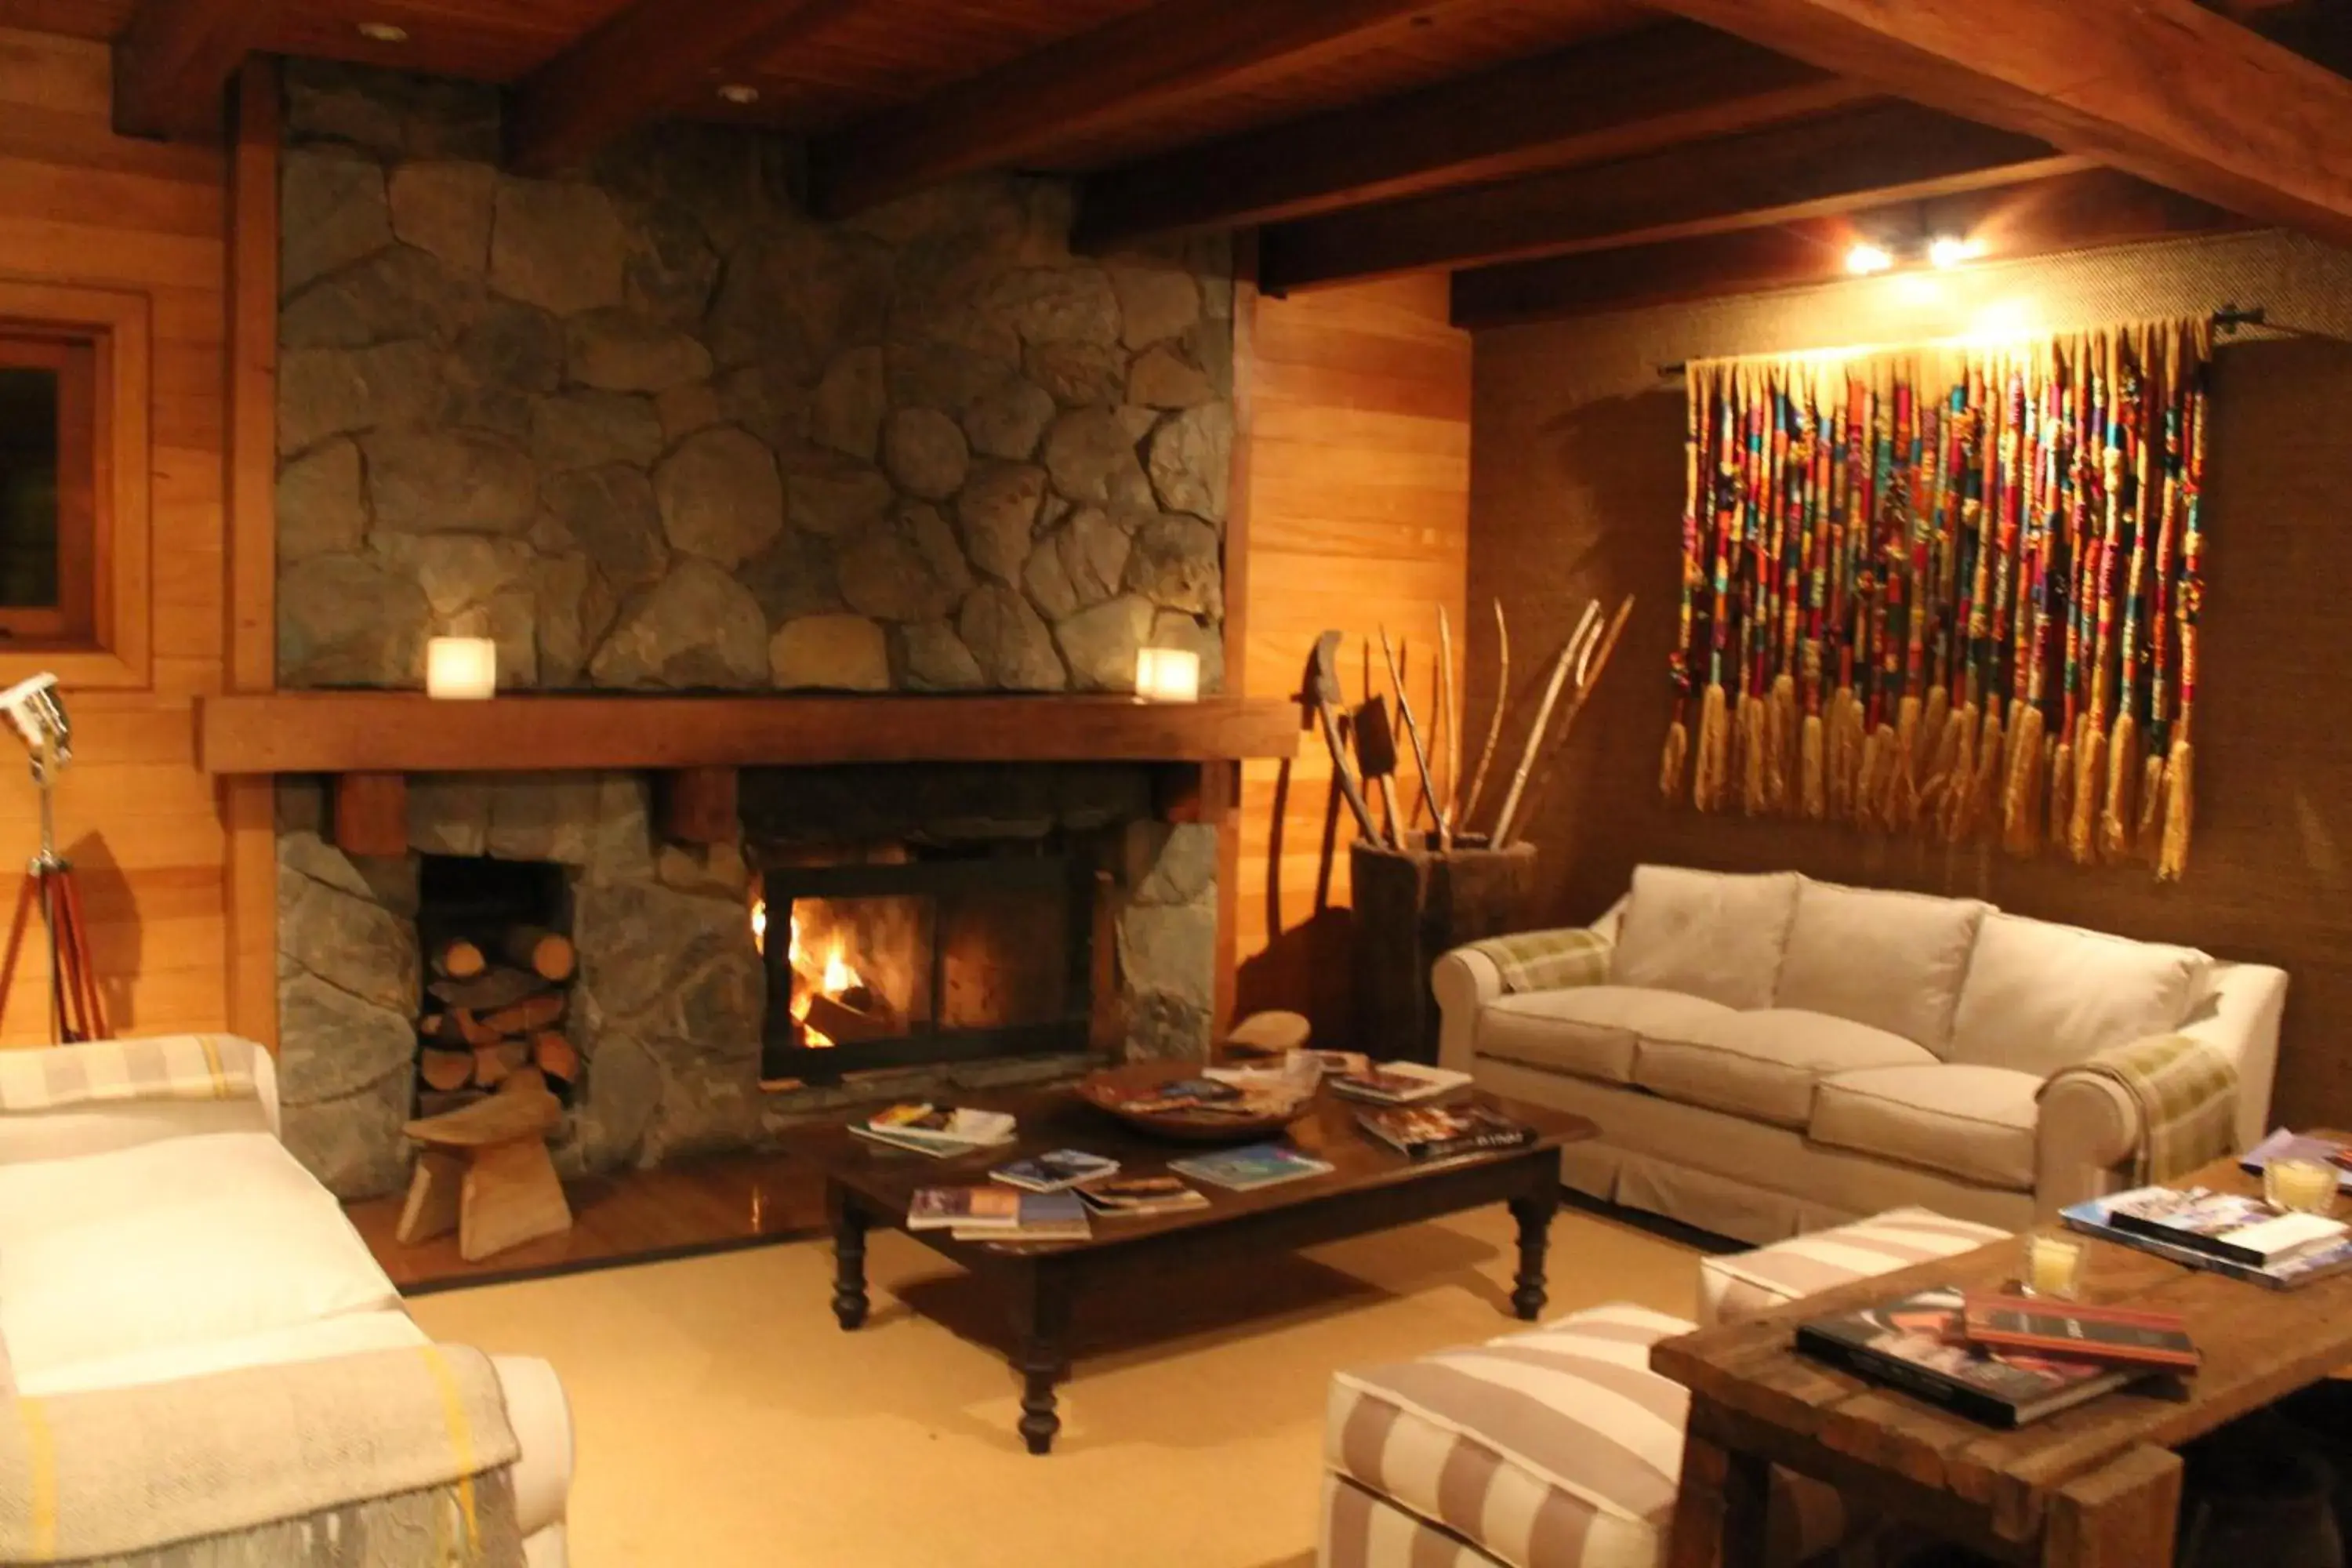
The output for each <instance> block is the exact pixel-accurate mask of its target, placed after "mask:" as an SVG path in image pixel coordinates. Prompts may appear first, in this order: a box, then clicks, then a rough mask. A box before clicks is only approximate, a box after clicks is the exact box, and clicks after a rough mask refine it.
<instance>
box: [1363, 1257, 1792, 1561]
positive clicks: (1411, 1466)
mask: <svg viewBox="0 0 2352 1568" xmlns="http://www.w3.org/2000/svg"><path fill="white" fill-rule="evenodd" d="M1691 1329H1692V1325H1691V1324H1689V1323H1686V1322H1685V1321H1682V1320H1681V1319H1679V1318H1671V1317H1668V1316H1666V1315H1665V1314H1664V1313H1663V1312H1654V1311H1651V1310H1648V1309H1646V1308H1643V1307H1636V1306H1631V1305H1628V1304H1625V1303H1622V1302H1620V1303H1617V1304H1614V1305H1612V1306H1606V1307H1595V1308H1593V1309H1591V1310H1589V1311H1583V1312H1578V1313H1575V1314H1573V1315H1572V1316H1570V1317H1567V1318H1563V1319H1561V1320H1560V1321H1559V1322H1557V1323H1553V1324H1551V1325H1550V1326H1549V1327H1548V1328H1542V1329H1538V1330H1535V1331H1532V1332H1528V1333H1520V1334H1510V1335H1507V1336H1506V1337H1504V1338H1502V1339H1499V1340H1492V1341H1489V1342H1486V1344H1483V1345H1471V1346H1466V1347H1465V1348H1463V1349H1460V1350H1452V1351H1445V1352H1440V1353H1438V1354H1436V1355H1431V1356H1423V1357H1422V1358H1421V1359H1420V1360H1418V1361H1409V1362H1402V1363H1398V1364H1396V1365H1393V1366H1382V1367H1373V1368H1370V1369H1368V1370H1365V1371H1361V1372H1343V1373H1339V1375H1338V1376H1336V1377H1334V1378H1333V1379H1332V1380H1331V1406H1330V1416H1329V1423H1328V1426H1327V1427H1326V1429H1325V1444H1326V1452H1325V1455H1324V1458H1325V1461H1326V1463H1327V1464H1328V1467H1329V1473H1328V1475H1327V1476H1326V1477H1325V1478H1324V1510H1323V1540H1322V1550H1321V1552H1320V1554H1319V1555H1318V1558H1317V1562H1318V1564H1319V1565H1320V1568H1654V1564H1656V1563H1662V1562H1664V1559H1665V1551H1666V1534H1667V1530H1668V1527H1669V1525H1670V1524H1671V1522H1672V1521H1673V1518H1674V1510H1675V1488H1676V1483H1677V1482H1678V1481H1679V1479H1681V1475H1682V1456H1683V1422H1684V1419H1685V1416H1686V1415H1687V1413H1688V1410H1689V1396H1688V1395H1687V1394H1685V1392H1684V1391H1683V1389H1682V1388H1681V1386H1680V1385H1678V1384H1674V1383H1671V1382H1669V1381H1668V1380H1666V1379H1665V1378H1663V1377H1660V1376H1658V1375H1657V1374H1656V1373H1654V1372H1652V1371H1651V1370H1650V1347H1651V1346H1652V1345H1653V1344H1654V1343H1656V1342H1658V1341H1660V1340H1664V1339H1672V1338H1674V1337H1675V1335H1677V1334H1686V1333H1688V1332H1690V1331H1691ZM1824 1509H1826V1510H1827V1512H1826V1516H1824V1514H1823V1511H1822V1510H1824ZM1772 1512H1773V1535H1774V1537H1775V1542H1776V1547H1778V1548H1779V1549H1777V1550H1776V1551H1775V1552H1773V1559H1774V1561H1776V1562H1793V1561H1796V1560H1798V1559H1799V1558H1801V1556H1804V1555H1808V1554H1810V1552H1813V1551H1817V1550H1821V1549H1822V1548H1823V1547H1826V1546H1829V1545H1833V1544H1835V1542H1836V1535H1835V1531H1836V1528H1837V1525H1836V1522H1835V1519H1834V1515H1835V1512H1836V1507H1835V1499H1834V1496H1833V1494H1830V1493H1828V1492H1827V1491H1826V1490H1825V1489H1817V1488H1813V1487H1811V1485H1806V1486H1804V1487H1803V1488H1802V1489H1801V1490H1791V1489H1790V1488H1788V1487H1787V1486H1785V1485H1783V1484H1781V1481H1780V1478H1777V1477H1776V1478H1775V1485H1774V1489H1773V1496H1772ZM1784 1542H1785V1545H1783V1544H1782V1543H1784Z"/></svg>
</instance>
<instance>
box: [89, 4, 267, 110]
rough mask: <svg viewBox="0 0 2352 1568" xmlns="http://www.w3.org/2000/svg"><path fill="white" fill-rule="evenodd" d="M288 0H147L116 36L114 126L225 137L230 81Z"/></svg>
mask: <svg viewBox="0 0 2352 1568" xmlns="http://www.w3.org/2000/svg"><path fill="white" fill-rule="evenodd" d="M285 10H286V0H141V4H140V5H139V8H138V9H137V10H135V11H133V12H132V13H131V25H130V26H128V27H126V28H124V29H123V32H122V35H121V37H118V38H117V39H115V41H114V129H115V130H116V132H119V133H121V134H122V135H124V136H160V137H164V138H167V139H168V138H183V139H186V140H190V141H204V142H218V141H220V140H222V138H223V136H224V135H225V133H226V129H227V115H226V103H227V93H228V84H229V79H231V78H232V77H234V76H236V73H237V70H238V68H241V67H242V66H243V65H244V64H245V60H246V57H247V55H250V54H252V53H253V52H254V51H255V50H257V49H258V48H259V47H261V44H262V40H263V39H264V38H265V37H268V34H269V33H270V31H271V30H272V29H273V28H274V27H275V26H276V25H277V23H278V17H279V16H280V15H281V14H282V13H283V12H284V11H285Z"/></svg>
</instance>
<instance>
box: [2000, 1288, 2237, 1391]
mask: <svg viewBox="0 0 2352 1568" xmlns="http://www.w3.org/2000/svg"><path fill="white" fill-rule="evenodd" d="M1961 1313H1962V1326H1963V1327H1964V1328H1965V1330H1966V1331H1967V1333H1968V1337H1969V1343H1970V1344H1977V1345H1985V1346H1988V1347H1990V1349H1993V1350H1997V1351H2025V1352H2032V1353H2037V1354H2043V1355H2053V1356H2063V1357H2064V1358H2066V1359H2068V1360H2071V1361H2088V1362H2097V1363H2101V1364H2104V1365H2109V1366H2145V1367H2152V1368H2156V1369H2158V1370H2161V1371H2168V1372H2194V1371H2196V1370H2197V1369H2198V1367H2200V1366H2201V1365H2202V1364H2204V1359H2205V1358H2204V1356H2203V1355H2202V1354H2201V1353H2200V1352H2199V1351H2198V1349H2197V1344H2196V1342H2195V1341H2193V1340H2191V1339H2190V1338H2189V1326H2188V1323H2187V1321H2185V1320H2184V1319H2182V1317H2181V1316H2180V1314H2179V1313H2178V1312H2142V1311H2134V1310H2129V1309H2126V1308H2123V1307H2094V1306H2089V1305H2086V1304H2084V1303H2083V1302H2079V1301H2060V1300H2052V1299H2049V1298H2046V1297H2037V1296H2006V1295H1997V1294H1995V1293H1993V1292H1991V1291H1980V1290H1971V1291H1969V1294H1968V1296H1967V1297H1966V1298H1965V1299H1964V1300H1962V1302H1961Z"/></svg>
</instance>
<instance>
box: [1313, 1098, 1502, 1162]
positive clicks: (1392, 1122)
mask: <svg viewBox="0 0 2352 1568" xmlns="http://www.w3.org/2000/svg"><path fill="white" fill-rule="evenodd" d="M1356 1125H1357V1126H1359V1127H1361V1128H1362V1129H1363V1130H1364V1131H1367V1132H1369V1133H1370V1134H1371V1135H1372V1136H1373V1137H1374V1138H1376V1139H1378V1140H1379V1141H1380V1142H1383V1143H1385V1144H1387V1145H1388V1146H1389V1147H1390V1148H1391V1149H1393V1150H1395V1151H1396V1152H1398V1153H1400V1154H1402V1155H1404V1156H1406V1157H1407V1158H1408V1159H1413V1160H1451V1159H1453V1158H1454V1156H1456V1155H1458V1154H1476V1153H1486V1152H1492V1151H1494V1150H1497V1149H1524V1148H1526V1147H1527V1146H1528V1144H1530V1143H1532V1142H1535V1141H1536V1130H1535V1129H1534V1128H1532V1127H1529V1126H1528V1125H1527V1123H1525V1122H1523V1121H1512V1120H1511V1119H1510V1118H1509V1117H1507V1116H1505V1115H1503V1114H1502V1113H1501V1112H1500V1111H1496V1110H1487V1109H1486V1107H1485V1106H1483V1105H1421V1106H1401V1107H1399V1108H1397V1109H1395V1110H1360V1111H1358V1112H1357V1113H1356Z"/></svg>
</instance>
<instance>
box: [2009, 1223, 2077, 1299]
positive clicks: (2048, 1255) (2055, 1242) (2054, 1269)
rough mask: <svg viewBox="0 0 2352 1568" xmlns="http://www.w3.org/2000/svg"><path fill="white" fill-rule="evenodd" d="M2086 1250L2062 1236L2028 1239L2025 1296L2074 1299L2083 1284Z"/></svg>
mask: <svg viewBox="0 0 2352 1568" xmlns="http://www.w3.org/2000/svg"><path fill="white" fill-rule="evenodd" d="M2083 1255H2084V1247H2083V1244H2082V1243H2081V1242H2078V1241H2069V1240H2067V1239H2066V1238H2065V1237H2063V1236H2029V1237H2026V1238H2025V1279H2024V1281H2023V1283H2024V1286H2025V1290H2026V1294H2028V1295H2030V1296H2055V1297H2058V1298H2060V1299H2062V1300H2071V1299H2072V1298H2073V1296H2074V1292H2075V1291H2076V1290H2078V1289H2081V1288H2082V1284H2083Z"/></svg>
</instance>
